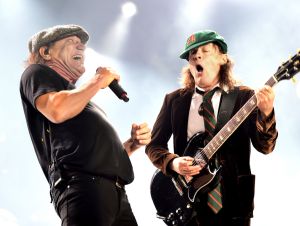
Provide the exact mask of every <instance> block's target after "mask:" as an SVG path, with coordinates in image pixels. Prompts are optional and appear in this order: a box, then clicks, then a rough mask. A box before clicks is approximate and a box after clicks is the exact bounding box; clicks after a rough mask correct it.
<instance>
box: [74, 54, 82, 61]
mask: <svg viewBox="0 0 300 226" xmlns="http://www.w3.org/2000/svg"><path fill="white" fill-rule="evenodd" d="M73 59H74V60H81V59H82V56H81V55H75V56H73Z"/></svg>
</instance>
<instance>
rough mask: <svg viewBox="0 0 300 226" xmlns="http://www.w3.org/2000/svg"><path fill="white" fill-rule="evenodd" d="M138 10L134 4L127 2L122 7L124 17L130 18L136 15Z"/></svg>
mask: <svg viewBox="0 0 300 226" xmlns="http://www.w3.org/2000/svg"><path fill="white" fill-rule="evenodd" d="M136 12H137V8H136V5H135V4H134V3H133V2H126V3H124V4H123V5H122V13H123V15H124V17H126V18H129V17H132V16H134V15H135V14H136Z"/></svg>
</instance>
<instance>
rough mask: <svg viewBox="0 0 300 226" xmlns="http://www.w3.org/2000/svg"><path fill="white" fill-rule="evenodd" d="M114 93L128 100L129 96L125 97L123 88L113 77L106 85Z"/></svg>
mask: <svg viewBox="0 0 300 226" xmlns="http://www.w3.org/2000/svg"><path fill="white" fill-rule="evenodd" d="M108 87H109V88H110V89H111V90H112V91H113V92H114V93H115V94H116V95H117V97H119V99H121V100H123V101H125V102H128V101H129V98H128V97H127V93H126V92H125V90H124V89H123V88H122V87H121V86H120V85H119V83H118V81H117V80H116V79H114V80H113V81H112V82H111V83H110V84H109V86H108Z"/></svg>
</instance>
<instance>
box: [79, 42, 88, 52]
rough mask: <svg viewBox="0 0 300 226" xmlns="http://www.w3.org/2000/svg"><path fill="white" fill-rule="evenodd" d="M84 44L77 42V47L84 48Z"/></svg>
mask: <svg viewBox="0 0 300 226" xmlns="http://www.w3.org/2000/svg"><path fill="white" fill-rule="evenodd" d="M85 48H86V46H85V45H84V44H82V43H81V42H78V44H77V49H79V50H85Z"/></svg>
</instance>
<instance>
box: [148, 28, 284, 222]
mask: <svg viewBox="0 0 300 226" xmlns="http://www.w3.org/2000/svg"><path fill="white" fill-rule="evenodd" d="M180 58H181V59H185V60H187V61H188V65H187V66H186V67H184V68H183V70H182V84H183V87H182V88H180V89H178V90H176V91H174V92H172V93H169V94H167V95H166V96H165V99H164V102H163V105H162V108H161V110H160V113H159V114H158V117H157V119H156V122H155V124H154V126H153V131H152V140H151V142H150V143H149V144H148V145H147V146H146V153H147V155H148V157H149V158H150V160H151V161H152V163H153V164H154V165H155V166H156V167H157V168H159V169H160V170H161V171H162V172H163V173H164V174H165V175H172V174H174V173H175V174H176V173H177V174H180V175H183V176H187V177H192V176H195V175H197V174H198V173H199V172H200V171H201V165H192V162H193V156H183V152H184V150H185V148H186V146H187V143H188V140H189V139H190V138H191V137H192V136H193V135H194V134H195V133H196V132H199V131H203V132H204V131H205V126H204V120H203V116H201V115H200V114H199V113H198V109H199V106H200V105H201V103H202V102H203V95H201V94H199V93H198V92H196V89H198V90H200V91H204V92H207V91H209V90H212V89H213V88H215V87H219V89H218V90H217V91H216V92H215V93H214V95H213V96H212V100H211V101H212V104H213V109H214V114H215V116H216V118H217V125H216V129H215V133H214V134H216V132H217V131H218V130H220V129H221V128H222V126H223V125H224V124H225V123H226V122H227V121H228V120H229V119H230V117H231V116H233V114H235V113H236V112H237V111H238V110H239V109H240V108H241V107H242V106H243V105H244V104H245V103H246V101H247V100H248V99H249V98H250V97H251V96H252V95H253V94H254V91H253V90H252V89H250V88H248V87H245V86H239V85H238V84H237V82H236V80H235V79H234V78H233V75H232V67H233V62H232V60H231V59H230V57H229V56H228V54H227V44H226V42H225V40H224V38H223V37H222V36H220V35H219V34H217V33H216V32H214V31H211V30H202V31H199V32H196V33H194V34H192V35H191V36H190V37H189V38H188V39H187V42H186V45H185V49H184V51H183V52H182V54H181V55H180ZM233 93H236V95H235V97H234V98H231V100H230V102H229V103H230V104H226V106H223V107H222V103H225V99H226V98H228V97H229V96H234V95H232V94H233ZM256 95H257V108H255V110H254V111H253V112H252V113H251V114H250V115H249V117H248V118H247V119H246V120H245V121H244V122H243V123H242V124H241V125H240V126H239V128H238V129H237V130H236V131H235V132H234V133H233V134H232V136H231V137H230V138H229V139H228V140H227V141H226V142H225V143H224V145H223V146H222V147H221V148H220V150H218V152H217V153H216V154H215V156H214V162H217V164H219V165H221V166H222V167H221V168H222V169H221V172H220V185H221V191H220V193H221V200H222V201H221V207H222V208H221V210H220V211H219V212H217V213H215V212H213V211H212V209H211V208H210V207H209V206H208V205H207V200H206V199H207V197H208V195H203V196H204V197H202V199H201V200H200V202H196V203H195V204H194V205H195V212H196V214H194V215H195V216H194V217H193V218H192V219H191V220H190V221H189V223H188V224H187V225H189V226H194V225H201V226H229V225H230V226H249V225H250V219H251V218H252V217H253V200H254V187H255V186H254V182H255V177H254V175H253V174H252V173H251V169H250V151H251V150H250V148H251V144H252V145H253V146H254V148H255V149H256V150H257V151H259V152H261V153H263V154H268V153H270V152H272V151H273V149H274V147H275V142H276V139H277V136H278V132H277V130H276V122H275V114H274V108H273V102H274V92H273V90H272V88H271V87H269V86H264V87H262V88H261V89H259V90H258V91H257V92H256ZM227 103H228V101H227ZM219 109H225V111H222V113H221V112H219ZM224 112H225V113H224ZM226 112H227V113H226ZM228 112H230V115H229V116H228V117H227V118H226V114H228ZM224 114H225V117H224ZM222 118H223V119H222ZM224 118H225V121H224ZM172 135H173V144H174V153H171V152H170V151H169V148H168V141H169V139H170V137H171V136H172Z"/></svg>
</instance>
